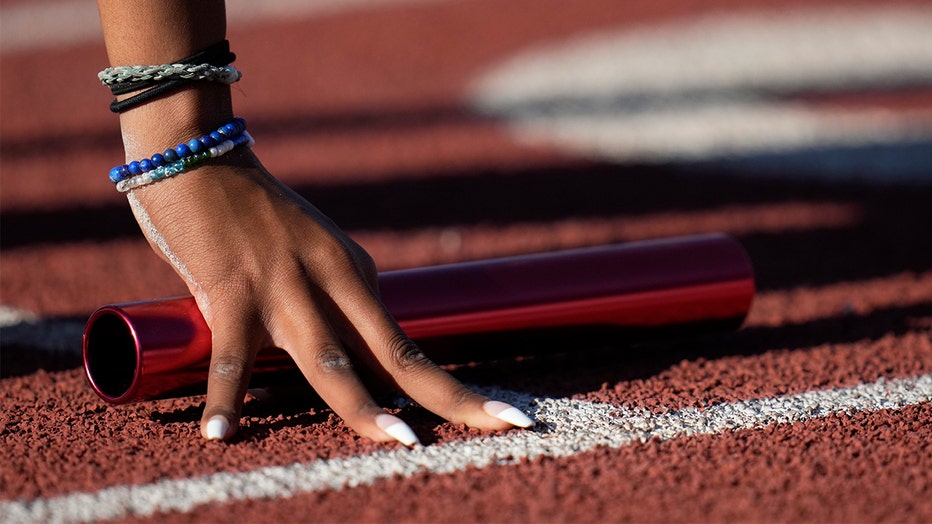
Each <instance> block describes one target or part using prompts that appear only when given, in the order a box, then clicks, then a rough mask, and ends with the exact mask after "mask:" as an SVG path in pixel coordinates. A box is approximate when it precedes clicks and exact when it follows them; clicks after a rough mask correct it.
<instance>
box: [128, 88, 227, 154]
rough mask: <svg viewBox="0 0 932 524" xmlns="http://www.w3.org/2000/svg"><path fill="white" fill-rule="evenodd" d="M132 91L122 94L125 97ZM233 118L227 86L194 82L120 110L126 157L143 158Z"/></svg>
mask: <svg viewBox="0 0 932 524" xmlns="http://www.w3.org/2000/svg"><path fill="white" fill-rule="evenodd" d="M128 96H131V94H127V95H124V97H128ZM232 118H233V104H232V100H231V96H230V87H229V86H227V85H223V84H217V83H213V82H197V83H193V84H191V85H189V86H186V87H185V88H183V89H181V90H179V91H176V92H173V93H171V94H169V95H166V96H164V97H161V98H158V99H155V100H152V101H149V102H147V103H145V104H143V105H141V106H138V107H134V108H132V109H130V110H128V111H126V112H124V113H121V114H120V128H121V130H122V134H123V147H124V150H125V152H126V160H127V162H128V161H131V160H136V159H140V158H145V157H147V156H150V155H152V154H153V153H157V152H160V151H162V150H164V149H165V148H167V147H173V146H174V145H176V144H178V143H180V142H185V141H187V140H190V139H191V138H194V137H197V136H200V135H202V134H204V133H205V132H209V131H211V130H213V129H216V128H217V127H218V126H220V125H223V124H225V123H227V122H229V121H230V120H232Z"/></svg>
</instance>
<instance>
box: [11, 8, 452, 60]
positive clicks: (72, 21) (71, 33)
mask: <svg viewBox="0 0 932 524" xmlns="http://www.w3.org/2000/svg"><path fill="white" fill-rule="evenodd" d="M439 1H447V0H263V1H262V2H256V1H254V0H227V2H226V6H227V20H228V21H229V23H230V24H231V25H236V26H247V25H252V24H255V23H257V22H266V21H270V20H294V19H295V18H302V17H303V18H310V17H314V16H323V15H328V14H333V13H338V12H342V11H350V10H361V9H365V8H369V7H373V6H381V5H395V4H419V3H427V2H439ZM0 25H2V30H0V47H2V49H3V52H4V53H11V52H19V51H28V50H30V49H36V48H49V47H55V46H63V45H75V44H82V43H88V42H95V41H96V42H103V37H102V36H101V32H100V19H99V17H98V15H97V7H96V5H95V3H94V2H93V1H92V0H58V1H33V2H19V3H15V4H12V5H0Z"/></svg>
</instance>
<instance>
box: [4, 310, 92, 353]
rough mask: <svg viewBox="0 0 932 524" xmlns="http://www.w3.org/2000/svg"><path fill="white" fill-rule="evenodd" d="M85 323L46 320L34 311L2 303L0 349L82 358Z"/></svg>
mask: <svg viewBox="0 0 932 524" xmlns="http://www.w3.org/2000/svg"><path fill="white" fill-rule="evenodd" d="M83 335H84V322H83V321H82V320H77V319H75V320H66V319H59V318H53V319H43V318H40V317H39V316H38V315H36V314H35V313H33V312H31V311H26V310H24V309H19V308H16V307H13V306H7V305H3V304H0V347H3V348H4V349H3V351H11V349H10V348H12V347H17V348H22V349H25V350H28V351H41V352H43V353H47V354H51V355H63V356H64V355H80V354H81V337H82V336H83Z"/></svg>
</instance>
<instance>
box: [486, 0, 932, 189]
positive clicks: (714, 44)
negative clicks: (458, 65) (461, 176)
mask: <svg viewBox="0 0 932 524" xmlns="http://www.w3.org/2000/svg"><path fill="white" fill-rule="evenodd" d="M930 84H932V7H930V6H918V5H915V6H895V5H894V6H889V5H883V6H880V5H877V6H870V7H854V6H850V7H842V6H840V7H836V8H824V7H818V8H806V9H800V10H798V11H786V10H782V11H773V12H768V11H746V12H743V13H740V12H739V13H713V14H709V15H706V16H702V17H694V18H690V19H686V20H676V21H670V22H667V23H663V24H656V25H651V26H646V27H626V28H619V29H617V30H614V31H606V32H599V33H595V34H586V35H581V36H577V37H574V38H571V39H568V40H564V41H557V42H551V43H547V44H543V45H539V46H536V47H532V48H529V49H528V50H526V51H523V52H519V53H517V54H515V55H513V56H512V57H510V58H508V59H507V60H505V61H503V62H502V63H501V64H499V65H498V66H496V67H494V68H491V69H490V70H489V71H487V72H486V73H485V74H483V75H482V76H481V77H479V78H477V80H476V82H475V84H474V85H473V87H472V88H471V95H470V96H471V100H472V103H473V105H474V107H476V108H477V110H479V111H481V112H483V113H486V114H489V115H492V116H496V117H500V118H502V119H504V120H506V121H507V122H508V125H509V127H510V129H511V130H512V132H513V133H514V135H515V137H516V138H517V139H519V140H521V141H526V142H530V143H535V144H540V143H544V144H548V145H555V146H558V147H562V148H564V149H566V150H568V151H571V152H574V153H577V154H581V155H585V156H593V157H596V158H602V159H608V160H612V161H623V162H631V161H635V162H670V161H674V162H695V161H709V160H715V159H720V158H723V157H724V158H728V157H733V156H739V155H758V154H761V153H773V152H777V153H783V152H795V153H799V152H806V151H811V152H812V153H813V154H812V155H810V156H812V157H814V158H805V159H800V160H796V161H797V163H799V162H802V160H807V161H808V162H803V164H802V167H806V168H808V167H810V166H813V169H815V170H828V169H834V170H835V172H836V173H837V171H838V170H839V166H838V159H839V157H840V158H842V159H844V157H845V156H846V155H849V154H850V149H853V148H860V147H863V146H865V145H876V146H882V147H886V148H894V147H900V148H902V147H904V146H910V145H912V146H913V149H915V152H913V153H911V154H912V157H911V158H910V159H908V161H898V159H897V156H903V154H904V153H903V152H901V151H899V150H897V151H896V152H895V154H890V155H886V156H885V157H884V164H889V163H891V162H892V163H897V168H898V169H899V170H900V171H903V172H905V174H903V175H899V176H902V177H906V178H908V179H909V180H911V181H912V180H914V179H926V180H930V177H929V166H930V164H932V153H929V152H928V148H927V147H923V146H925V145H926V144H927V143H928V141H929V140H932V108H924V109H921V110H920V109H918V108H917V109H914V110H910V111H893V110H889V109H887V108H876V107H860V108H856V107H831V106H826V105H823V106H819V105H818V104H812V103H809V102H806V101H805V100H801V99H799V98H797V97H794V94H796V93H800V92H803V93H812V92H815V93H822V94H829V95H831V94H833V93H841V94H844V93H845V92H847V91H849V90H857V89H868V90H870V89H885V88H897V87H901V86H928V85H930ZM832 148H838V149H841V150H842V151H840V152H839V153H837V154H835V155H834V156H832V158H826V157H827V156H829V153H830V152H831V151H828V152H823V150H831V149H832ZM913 149H910V150H909V151H913ZM922 151H925V153H924V154H923V153H922ZM815 153H819V155H816V154H815ZM876 154H877V151H872V152H870V155H876ZM863 156H867V155H862V157H863ZM771 163H774V162H773V161H771ZM844 167H845V168H846V169H847V170H848V171H849V172H850V171H854V172H863V170H864V169H863V165H861V164H860V163H847V164H845V166H844ZM784 171H785V169H784ZM888 171H889V170H888ZM833 174H834V173H833ZM884 174H885V175H886V176H887V177H890V176H893V175H897V173H893V174H890V173H884ZM836 176H837V174H836Z"/></svg>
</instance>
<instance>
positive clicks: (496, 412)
mask: <svg viewBox="0 0 932 524" xmlns="http://www.w3.org/2000/svg"><path fill="white" fill-rule="evenodd" d="M482 409H483V410H485V412H486V413H488V414H489V415H492V416H493V417H495V418H497V419H499V420H504V421H505V422H507V423H509V424H511V425H512V426H518V427H519V428H529V427H531V426H533V425H534V421H533V420H531V419H530V418H528V416H527V415H525V414H524V413H522V412H521V410H520V409H518V408H516V407H514V406H512V405H511V404H506V403H504V402H499V401H497V400H490V401H488V402H486V403H485V404H483V405H482Z"/></svg>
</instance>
